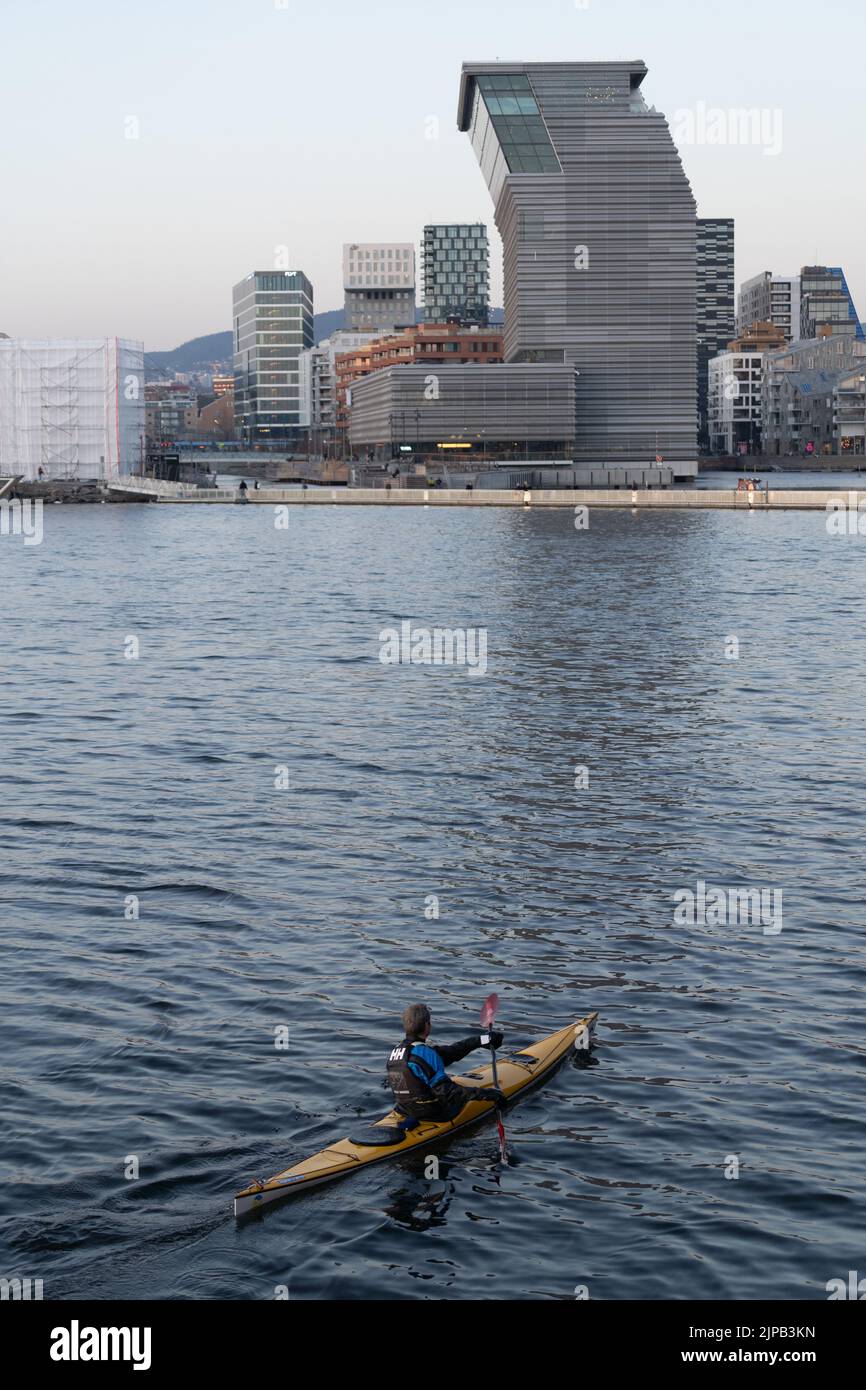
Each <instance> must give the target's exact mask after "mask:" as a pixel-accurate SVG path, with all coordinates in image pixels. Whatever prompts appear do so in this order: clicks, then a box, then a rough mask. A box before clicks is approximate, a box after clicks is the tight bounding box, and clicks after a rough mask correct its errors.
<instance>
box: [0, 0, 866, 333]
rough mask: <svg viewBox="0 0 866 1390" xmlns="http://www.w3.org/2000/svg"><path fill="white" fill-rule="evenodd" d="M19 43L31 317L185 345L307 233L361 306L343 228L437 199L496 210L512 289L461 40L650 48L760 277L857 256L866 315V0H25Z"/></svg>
mask: <svg viewBox="0 0 866 1390" xmlns="http://www.w3.org/2000/svg"><path fill="white" fill-rule="evenodd" d="M0 53H2V54H3V59H4V61H3V68H2V71H3V136H4V138H3V146H4V153H3V161H2V174H0V189H2V207H3V216H2V230H0V331H2V332H6V333H8V334H10V335H12V336H16V337H90V336H102V335H111V336H114V335H117V336H120V337H129V338H139V339H142V340H143V341H144V343H145V346H146V348H147V349H148V350H149V351H157V350H160V349H168V348H172V347H175V346H177V345H178V344H180V343H181V342H184V341H186V340H187V339H189V338H194V337H198V336H199V335H201V334H205V333H215V332H218V331H220V330H223V329H227V328H229V327H230V326H231V288H232V285H233V284H235V283H236V282H237V281H238V280H240V279H242V278H243V276H245V275H247V274H249V272H250V271H252V270H262V269H269V268H271V267H273V266H274V265H275V264H279V265H281V266H284V265H285V264H286V261H285V260H283V259H278V258H279V257H282V256H283V255H284V254H286V253H284V252H283V249H282V248H288V251H287V255H288V264H289V266H290V268H292V269H300V270H303V271H304V272H305V273H306V274H307V275H308V276H309V278H310V280H311V281H312V282H313V286H314V290H315V307H316V310H317V311H321V310H325V309H335V308H339V307H340V306H341V305H342V300H343V295H342V284H341V255H342V245H343V242H344V241H376V240H383V241H412V242H415V243H416V245H417V244H418V243H419V241H420V237H421V232H422V228H423V226H424V223H425V222H452V221H461V222H475V221H483V222H487V223H488V225H489V227H490V232H491V272H492V276H491V279H492V299H493V302H494V303H501V302H502V301H501V250H500V244H499V238H498V235H497V234H496V231H495V227H494V226H493V218H492V206H491V203H490V198H489V194H488V191H487V187H486V185H485V183H484V180H483V178H482V176H481V173H480V170H479V168H478V165H477V162H476V159H475V156H474V154H473V153H472V150H471V147H470V145H469V140H468V137H467V136H466V135H465V134H461V133H460V132H458V130H457V128H456V111H457V93H458V85H459V76H460V67H461V64H462V63H463V62H464V61H469V60H471V61H479V60H490V59H497V58H498V59H502V60H509V61H511V60H515V61H521V60H522V61H536V62H544V61H552V60H558V61H563V60H568V61H574V62H581V61H592V60H604V59H618V60H622V59H629V60H630V59H634V58H641V59H643V61H644V62H645V63H646V65H647V67H648V68H649V73H648V75H647V77H646V79H645V80H644V84H643V92H644V96H645V97H646V99H647V101H648V103H649V104H650V105H652V106H655V107H656V108H657V109H658V110H659V111H663V112H664V113H665V114H666V115H667V117H668V119H669V121H670V123H671V125H672V128H673V127H674V124H675V123H676V129H677V131H678V132H679V135H680V139H679V144H680V153H681V156H682V158H683V162H684V165H685V168H686V172H687V174H688V176H689V179H690V181H691V184H692V189H693V191H694V194H695V197H696V199H697V203H698V214H699V216H704V217H723V216H732V217H734V218H735V219H736V237H737V282H738V284H739V283H740V281H742V280H743V279H746V278H748V277H749V276H751V275H755V274H757V273H758V272H759V271H761V270H773V271H774V272H776V273H778V274H791V273H794V272H796V271H797V270H799V268H800V266H802V265H804V264H830V265H841V266H843V267H844V269H845V271H846V274H847V276H848V282H849V286H850V288H851V290H852V293H853V295H854V299H855V303H856V304H857V307H858V310H859V313H860V317H861V318H863V319H866V237H864V234H863V232H864V213H866V179H864V165H866V159H864V145H866V123H864V119H863V76H862V72H863V56H864V53H866V5H864V3H863V0H824V2H823V3H822V4H821V5H820V6H816V5H815V4H814V3H813V0H724V3H721V0H712V2H711V0H652V3H650V2H649V0H647V3H639V0H533V3H525V4H519V3H514V0H425V3H421V0H354V2H353V0H171V2H169V0H148V4H147V5H146V6H137V5H120V4H118V3H117V0H110V3H109V0H80V3H78V4H76V5H71V4H69V2H68V0H0ZM738 111H747V112H751V111H754V112H756V113H759V116H758V117H756V120H760V123H761V124H760V126H758V125H756V126H755V128H754V129H755V132H756V134H755V135H750V136H749V138H748V139H746V140H744V139H743V132H742V130H739V123H738V121H737V119H736V118H735V117H734V116H732V115H731V114H730V113H732V112H738ZM738 130H739V133H737V132H738ZM719 141H723V143H719ZM711 142H712V143H711ZM418 298H419V301H420V298H421V295H420V288H419V293H418Z"/></svg>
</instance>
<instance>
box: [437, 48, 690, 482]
mask: <svg viewBox="0 0 866 1390" xmlns="http://www.w3.org/2000/svg"><path fill="white" fill-rule="evenodd" d="M646 72H647V69H646V66H645V65H644V64H643V63H642V62H640V61H635V62H611V63H465V64H464V65H463V73H462V78H461V83H460V103H459V110H458V125H459V127H460V129H461V130H465V131H467V132H468V133H469V135H470V138H471V140H472V145H473V148H474V150H475V153H476V155H477V156H478V161H479V163H480V165H481V171H482V173H483V174H484V177H485V179H486V181H487V186H488V188H489V189H490V193H491V197H492V198H493V203H494V209H495V219H496V225H497V227H498V228H499V232H500V235H501V237H502V246H503V253H504V271H505V294H504V300H505V359H506V361H507V362H533V361H534V362H539V363H542V362H565V363H568V364H571V365H573V366H574V367H575V368H576V369H577V371H578V373H579V376H578V381H577V421H576V445H575V459H576V460H578V461H581V462H587V463H604V462H611V463H630V462H644V463H647V462H650V461H652V459H653V458H654V457H655V456H656V454H660V455H661V456H662V457H663V458H664V461H665V462H666V463H672V464H676V463H682V464H693V465H694V463H695V460H696V457H697V440H696V420H697V400H696V385H697V383H696V379H695V376H696V374H695V359H696V350H697V349H696V327H695V303H696V250H695V221H696V218H695V201H694V198H693V196H692V191H691V188H690V186H689V182H688V179H687V178H686V175H685V173H684V171H683V167H682V164H681V162H680V157H679V154H678V153H677V149H676V146H675V145H674V142H673V139H672V137H671V133H670V130H669V129H668V124H667V121H666V119H665V117H664V116H663V115H661V114H660V113H659V112H657V111H655V110H654V109H652V108H650V107H648V106H647V105H646V102H645V101H644V99H643V97H642V95H641V92H640V86H641V83H642V81H643V79H644V77H645V75H646ZM676 471H677V472H678V473H680V474H682V473H683V472H685V473H686V474H688V472H690V471H694V469H693V468H692V469H685V470H683V469H677V470H676Z"/></svg>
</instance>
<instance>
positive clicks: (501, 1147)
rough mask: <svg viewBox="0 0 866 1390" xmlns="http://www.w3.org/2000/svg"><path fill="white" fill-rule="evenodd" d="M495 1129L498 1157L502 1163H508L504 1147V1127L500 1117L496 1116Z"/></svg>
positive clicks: (506, 1151)
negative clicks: (497, 1132)
mask: <svg viewBox="0 0 866 1390" xmlns="http://www.w3.org/2000/svg"><path fill="white" fill-rule="evenodd" d="M496 1127H497V1129H498V1130H499V1157H500V1159H501V1161H502V1162H503V1163H507V1162H508V1150H507V1149H506V1147H505V1125H504V1124H503V1123H502V1116H501V1115H497V1116H496Z"/></svg>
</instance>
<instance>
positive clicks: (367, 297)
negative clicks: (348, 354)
mask: <svg viewBox="0 0 866 1390" xmlns="http://www.w3.org/2000/svg"><path fill="white" fill-rule="evenodd" d="M343 293H344V296H345V301H344V302H345V318H344V322H343V327H344V328H345V329H346V330H347V331H349V332H352V331H357V330H365V329H370V330H372V331H374V332H379V333H381V332H386V333H388V332H393V331H394V330H395V329H396V328H405V327H407V326H408V325H409V324H414V322H415V247H414V246H413V245H412V243H411V242H409V241H365V242H355V241H353V242H346V243H345V244H344V246H343Z"/></svg>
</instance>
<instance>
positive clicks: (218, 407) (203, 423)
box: [195, 391, 235, 440]
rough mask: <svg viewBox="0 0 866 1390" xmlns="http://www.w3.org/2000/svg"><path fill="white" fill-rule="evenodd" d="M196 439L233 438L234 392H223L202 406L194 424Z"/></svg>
mask: <svg viewBox="0 0 866 1390" xmlns="http://www.w3.org/2000/svg"><path fill="white" fill-rule="evenodd" d="M195 435H196V438H197V439H220V440H224V439H234V437H235V401H234V392H233V391H227V392H223V394H222V395H221V396H216V397H215V399H214V400H212V401H210V402H209V403H208V404H207V405H205V406H203V407H202V409H201V410H200V411H199V413H198V419H197V420H196V425H195Z"/></svg>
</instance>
